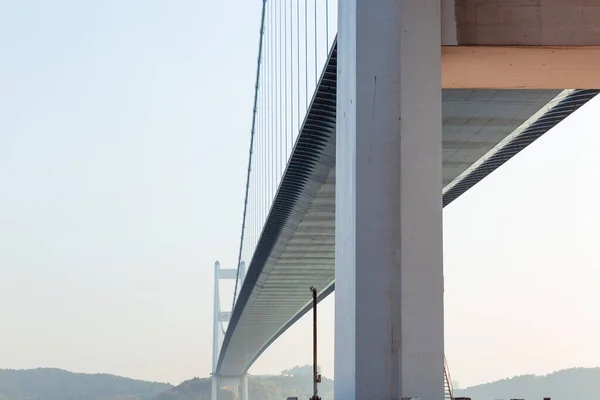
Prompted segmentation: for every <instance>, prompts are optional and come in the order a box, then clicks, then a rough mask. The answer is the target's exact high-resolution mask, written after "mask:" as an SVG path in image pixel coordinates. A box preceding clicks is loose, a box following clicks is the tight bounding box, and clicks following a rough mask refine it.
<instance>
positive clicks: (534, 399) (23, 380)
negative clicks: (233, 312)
mask: <svg viewBox="0 0 600 400" xmlns="http://www.w3.org/2000/svg"><path fill="white" fill-rule="evenodd" d="M305 370H306V368H305V367H294V368H292V369H290V370H285V371H283V372H282V375H277V376H250V377H249V380H248V390H249V392H250V393H249V394H250V398H251V399H260V400H282V399H285V398H286V397H293V396H297V397H298V398H299V399H308V398H309V397H310V396H311V394H312V381H311V378H310V375H309V376H306V374H305V372H306V371H305ZM319 394H320V396H321V398H322V399H323V400H333V380H331V379H327V378H325V377H323V382H322V383H321V385H320V386H319ZM210 395H211V381H210V378H203V379H200V378H194V379H191V380H189V381H185V382H183V383H182V384H180V385H178V386H175V387H173V386H171V385H169V384H166V383H152V382H144V381H138V380H133V379H127V378H121V377H118V376H114V375H105V374H94V375H89V374H75V373H71V372H67V371H63V370H59V369H48V368H38V369H33V370H19V371H16V370H1V369H0V400H208V399H210ZM454 395H455V397H459V396H465V397H471V398H472V399H473V400H496V399H505V400H510V399H526V400H542V399H543V397H551V398H552V400H599V399H600V368H573V369H567V370H563V371H559V372H555V373H553V374H549V375H545V376H535V375H523V376H518V377H514V378H510V379H503V380H500V381H496V382H492V383H487V384H484V385H478V386H473V387H470V388H466V389H462V390H455V392H454ZM219 398H220V399H221V400H234V396H233V394H232V392H229V391H225V390H223V391H221V393H219Z"/></svg>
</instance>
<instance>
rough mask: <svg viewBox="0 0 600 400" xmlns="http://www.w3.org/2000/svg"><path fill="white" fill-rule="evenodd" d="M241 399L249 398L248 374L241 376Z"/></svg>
mask: <svg viewBox="0 0 600 400" xmlns="http://www.w3.org/2000/svg"><path fill="white" fill-rule="evenodd" d="M242 400H249V397H248V375H244V376H243V377H242Z"/></svg>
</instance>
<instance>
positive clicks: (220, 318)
mask: <svg viewBox="0 0 600 400" xmlns="http://www.w3.org/2000/svg"><path fill="white" fill-rule="evenodd" d="M245 277H246V263H245V262H243V261H242V262H241V263H240V268H239V276H238V270H237V269H221V263H219V262H218V261H216V262H215V277H214V278H215V288H214V300H213V301H214V305H213V359H212V395H211V400H217V399H218V397H219V390H220V389H221V387H222V386H223V385H227V386H233V387H234V390H235V393H236V394H237V393H238V391H239V390H240V387H241V397H240V399H241V400H248V375H244V376H241V377H223V376H219V375H218V374H217V372H216V370H217V363H218V361H219V353H220V352H221V346H222V344H223V339H224V338H225V327H224V324H225V323H229V320H230V318H231V313H232V312H233V310H231V311H221V297H220V290H219V287H220V282H221V280H222V279H224V280H234V281H235V280H236V279H239V280H240V283H242V282H244V278H245Z"/></svg>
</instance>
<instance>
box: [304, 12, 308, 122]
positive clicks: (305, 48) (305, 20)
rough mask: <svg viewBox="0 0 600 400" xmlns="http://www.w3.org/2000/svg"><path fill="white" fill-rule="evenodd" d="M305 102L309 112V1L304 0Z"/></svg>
mask: <svg viewBox="0 0 600 400" xmlns="http://www.w3.org/2000/svg"><path fill="white" fill-rule="evenodd" d="M304 76H305V81H304V86H305V88H304V100H305V103H306V104H305V107H306V109H305V111H308V0H304Z"/></svg>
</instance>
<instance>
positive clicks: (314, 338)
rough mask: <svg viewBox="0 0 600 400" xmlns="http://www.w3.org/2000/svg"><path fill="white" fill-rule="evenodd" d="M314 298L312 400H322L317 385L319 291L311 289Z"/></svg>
mask: <svg viewBox="0 0 600 400" xmlns="http://www.w3.org/2000/svg"><path fill="white" fill-rule="evenodd" d="M310 290H311V292H312V297H313V397H312V398H311V400H320V398H319V396H318V394H319V389H318V387H317V384H318V383H319V382H320V381H321V379H320V377H319V373H318V371H317V289H315V288H314V287H312V286H311V288H310Z"/></svg>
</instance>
